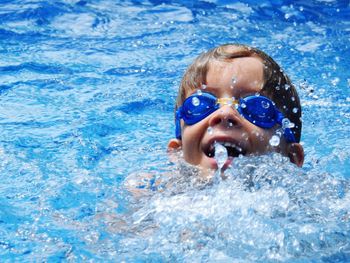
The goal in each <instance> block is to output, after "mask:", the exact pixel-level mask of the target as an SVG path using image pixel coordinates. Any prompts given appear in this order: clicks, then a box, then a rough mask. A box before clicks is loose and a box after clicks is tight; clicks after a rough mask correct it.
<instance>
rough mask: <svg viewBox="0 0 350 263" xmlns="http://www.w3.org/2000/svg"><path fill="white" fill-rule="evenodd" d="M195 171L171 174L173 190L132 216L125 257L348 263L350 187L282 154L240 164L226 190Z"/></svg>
mask: <svg viewBox="0 0 350 263" xmlns="http://www.w3.org/2000/svg"><path fill="white" fill-rule="evenodd" d="M219 149H220V148H219ZM193 169H195V168H193ZM190 171H191V166H188V170H187V173H186V174H185V173H182V174H177V175H176V174H172V177H171V182H169V184H168V186H169V187H167V188H164V192H161V193H158V194H156V195H154V196H153V197H152V198H151V199H149V200H147V201H145V202H143V204H144V206H143V207H141V208H139V209H138V210H137V211H136V212H135V213H134V214H133V216H132V218H128V220H129V221H130V222H131V223H130V224H131V225H132V227H133V232H132V233H130V232H129V235H127V236H125V237H124V239H122V240H121V241H120V242H119V246H120V248H119V249H120V250H119V251H118V252H123V253H124V255H132V254H134V255H137V256H138V257H140V255H142V256H143V257H144V258H145V259H146V258H147V257H149V256H152V257H154V256H157V257H158V258H159V260H160V261H162V260H165V259H169V258H172V259H177V260H179V261H185V262H192V261H194V262H199V261H201V262H212V261H215V259H217V257H219V258H222V259H223V260H224V261H225V262H226V261H235V260H236V261H238V262H241V261H242V262H252V261H255V262H256V261H259V262H266V261H280V262H285V261H289V260H291V259H292V260H296V261H298V260H301V261H304V260H305V261H308V260H310V259H312V260H315V261H319V260H320V261H322V260H326V261H327V259H329V260H330V259H334V260H335V259H337V258H343V259H344V258H348V256H349V253H348V251H349V249H350V245H349V244H350V219H349V217H350V209H349V207H350V206H349V201H350V192H349V189H350V185H349V182H348V181H346V180H342V179H340V178H336V177H334V176H333V175H331V174H322V173H320V171H319V170H318V169H313V170H311V171H303V170H301V169H298V168H297V167H296V166H295V165H293V164H291V163H290V162H289V160H288V158H286V157H283V156H282V155H279V154H270V155H266V156H259V157H242V158H237V161H235V166H234V167H232V168H230V169H229V173H232V174H233V173H234V175H235V176H229V177H228V178H227V179H226V180H225V181H222V183H220V184H211V183H210V182H208V181H205V180H203V178H201V177H200V175H199V174H198V173H191V172H190ZM185 182H187V183H185ZM194 182H197V183H196V184H195V183H194ZM132 222H133V223H132ZM119 255H121V258H122V259H123V257H122V255H123V254H121V253H119ZM131 258H132V257H131Z"/></svg>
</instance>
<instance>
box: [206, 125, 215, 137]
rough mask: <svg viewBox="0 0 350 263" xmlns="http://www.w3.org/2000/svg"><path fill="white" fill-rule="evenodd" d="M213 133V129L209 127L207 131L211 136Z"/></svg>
mask: <svg viewBox="0 0 350 263" xmlns="http://www.w3.org/2000/svg"><path fill="white" fill-rule="evenodd" d="M213 131H214V130H213V128H212V127H210V126H209V127H208V129H207V132H208V133H209V134H210V135H211V134H213Z"/></svg>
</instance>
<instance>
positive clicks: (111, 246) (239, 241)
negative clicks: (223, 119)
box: [0, 0, 350, 262]
mask: <svg viewBox="0 0 350 263" xmlns="http://www.w3.org/2000/svg"><path fill="white" fill-rule="evenodd" d="M349 18H350V4H349V1H332V0H313V1H306V0H297V1H288V0H285V1H282V0H279V1H267V0H264V1H259V3H258V4H257V3H255V1H250V0H246V1H240V2H239V1H227V0H207V1H175V0H174V1H170V0H165V1H156V0H153V1H152V0H150V1H138V0H135V1H117V0H104V1H102V0H101V1H98V0H86V1H84V0H81V1H78V0H61V1H58V0H57V1H43V0H32V1H29V0H17V1H11V0H3V1H1V4H0V41H1V42H0V43H1V45H0V76H1V78H0V96H1V97H0V99H1V100H0V172H1V173H0V176H1V180H0V193H1V195H0V205H1V209H0V258H1V261H5V262H13V261H18V262H23V261H24V262H42V261H44V262H45V261H47V262H58V261H63V262H65V261H66V262H86V261H90V262H119V261H122V260H125V261H126V262H217V261H220V260H221V262H252V261H256V262H276V261H277V262H349V261H350V181H349V180H350V140H349V134H350V70H349V69H350V61H349V57H350V43H349V39H350V19H349ZM227 42H239V43H244V44H248V45H252V46H256V47H258V48H260V49H262V50H264V51H265V52H266V53H268V54H270V55H271V56H272V57H273V58H274V59H275V60H276V61H277V62H278V63H279V64H280V65H281V66H282V67H283V68H284V69H285V71H286V72H287V73H288V75H289V76H290V77H291V79H292V80H293V82H294V83H295V84H296V86H297V89H298V92H299V94H300V97H301V100H302V106H303V135H302V143H303V146H304V149H305V154H306V156H305V164H304V167H303V168H302V169H298V168H296V167H295V166H293V165H291V164H290V163H289V162H288V161H287V160H285V159H284V158H282V157H281V156H279V155H269V156H262V157H255V158H241V159H239V160H237V166H236V167H234V168H232V169H231V170H228V171H227V173H228V176H229V177H228V180H226V181H222V182H220V183H219V184H216V185H210V183H208V182H202V181H200V180H199V179H198V174H197V171H196V169H195V168H194V167H191V166H189V165H186V164H185V163H180V164H174V163H171V162H169V159H168V156H167V154H166V144H167V141H168V140H169V139H170V138H171V137H172V136H173V135H174V124H173V106H174V100H175V97H176V92H177V88H178V85H179V82H180V79H181V76H182V74H183V72H184V70H185V69H186V67H187V66H188V64H189V63H190V62H191V61H192V60H193V59H194V57H196V56H197V55H198V54H199V53H200V52H202V51H204V50H207V49H209V48H212V47H214V46H216V45H219V44H223V43H227ZM141 174H153V175H155V176H156V178H157V179H158V180H160V181H161V185H162V186H163V189H160V190H159V191H155V192H151V193H149V192H147V193H146V194H145V195H144V196H143V197H141V198H139V199H137V197H135V196H133V195H131V194H130V193H129V192H128V190H127V189H126V187H125V181H126V178H136V179H139V178H141V177H142V176H141Z"/></svg>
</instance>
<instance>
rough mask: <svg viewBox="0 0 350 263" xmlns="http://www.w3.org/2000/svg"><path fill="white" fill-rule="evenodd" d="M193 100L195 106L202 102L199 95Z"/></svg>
mask: <svg viewBox="0 0 350 263" xmlns="http://www.w3.org/2000/svg"><path fill="white" fill-rule="evenodd" d="M191 102H192V104H193V106H199V103H200V101H199V99H198V98H197V97H193V98H192V101H191Z"/></svg>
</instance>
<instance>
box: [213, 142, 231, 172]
mask: <svg viewBox="0 0 350 263" xmlns="http://www.w3.org/2000/svg"><path fill="white" fill-rule="evenodd" d="M214 147H215V156H214V158H215V160H216V163H217V164H218V168H219V169H221V168H222V167H223V166H224V164H225V162H226V160H227V158H228V154H227V149H226V147H225V146H223V145H222V144H220V143H217V142H216V143H215V145H214Z"/></svg>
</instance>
